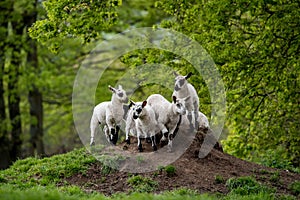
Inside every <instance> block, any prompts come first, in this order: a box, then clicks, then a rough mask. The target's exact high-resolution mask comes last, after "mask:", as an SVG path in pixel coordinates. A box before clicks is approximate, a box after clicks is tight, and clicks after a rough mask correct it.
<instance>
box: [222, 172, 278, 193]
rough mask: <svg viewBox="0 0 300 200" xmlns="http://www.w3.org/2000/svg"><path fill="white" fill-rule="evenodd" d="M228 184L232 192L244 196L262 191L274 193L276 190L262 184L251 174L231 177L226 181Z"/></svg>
mask: <svg viewBox="0 0 300 200" xmlns="http://www.w3.org/2000/svg"><path fill="white" fill-rule="evenodd" d="M226 186H227V187H228V189H229V190H230V192H231V193H232V194H238V195H242V196H243V195H251V194H260V193H269V194H272V193H274V192H275V190H274V189H272V188H268V187H267V186H265V185H262V184H260V183H259V182H257V181H256V180H255V179H254V178H252V177H249V176H246V177H239V178H230V179H228V180H227V181H226Z"/></svg>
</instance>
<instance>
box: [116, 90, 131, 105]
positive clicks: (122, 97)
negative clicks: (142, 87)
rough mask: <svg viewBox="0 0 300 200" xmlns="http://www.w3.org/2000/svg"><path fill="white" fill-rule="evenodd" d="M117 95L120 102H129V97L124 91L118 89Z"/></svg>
mask: <svg viewBox="0 0 300 200" xmlns="http://www.w3.org/2000/svg"><path fill="white" fill-rule="evenodd" d="M115 94H116V96H117V97H118V99H119V101H120V102H122V103H127V102H128V97H127V95H126V92H125V91H124V90H123V89H117V91H116V93H115Z"/></svg>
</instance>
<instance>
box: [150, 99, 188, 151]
mask: <svg viewBox="0 0 300 200" xmlns="http://www.w3.org/2000/svg"><path fill="white" fill-rule="evenodd" d="M187 98H189V97H187ZM147 102H148V105H150V106H151V107H152V108H153V110H154V113H155V115H156V117H157V123H158V128H159V130H160V131H161V132H162V139H161V141H166V140H167V138H168V151H169V152H171V151H172V140H173V137H174V136H175V134H176V133H175V132H174V131H175V129H176V127H177V124H178V122H179V121H180V120H181V119H180V117H181V116H180V115H184V114H185V113H186V109H185V107H184V106H183V102H182V101H181V100H179V99H177V98H176V96H173V102H172V103H170V102H169V101H168V100H167V99H165V98H164V97H163V96H162V95H160V94H153V95H150V96H149V97H148V99H147Z"/></svg>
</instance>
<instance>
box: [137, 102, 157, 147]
mask: <svg viewBox="0 0 300 200" xmlns="http://www.w3.org/2000/svg"><path fill="white" fill-rule="evenodd" d="M133 105H134V108H133V115H132V116H133V119H134V120H135V128H136V132H137V138H138V150H139V151H140V152H142V151H143V147H142V143H141V138H148V137H150V138H151V142H152V149H153V151H156V150H157V146H156V141H155V134H156V131H157V126H156V124H157V121H156V119H155V113H154V110H153V109H152V107H151V106H149V105H147V101H143V103H134V102H133Z"/></svg>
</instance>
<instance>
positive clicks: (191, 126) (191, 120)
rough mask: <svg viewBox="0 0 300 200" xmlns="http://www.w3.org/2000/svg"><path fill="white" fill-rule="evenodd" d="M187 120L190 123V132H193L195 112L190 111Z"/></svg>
mask: <svg viewBox="0 0 300 200" xmlns="http://www.w3.org/2000/svg"><path fill="white" fill-rule="evenodd" d="M187 118H188V120H189V122H190V130H193V129H194V126H193V111H190V110H189V111H188V113H187Z"/></svg>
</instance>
